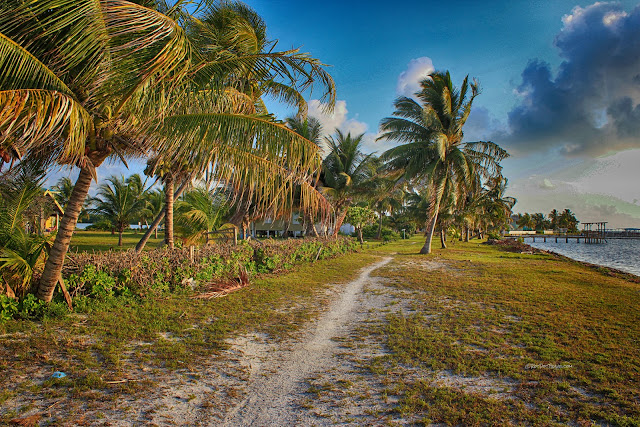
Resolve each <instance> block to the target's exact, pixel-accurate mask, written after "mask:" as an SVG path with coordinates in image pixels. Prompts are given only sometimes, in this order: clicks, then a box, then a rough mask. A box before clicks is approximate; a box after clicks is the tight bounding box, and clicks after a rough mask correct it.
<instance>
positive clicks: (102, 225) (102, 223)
mask: <svg viewBox="0 0 640 427" xmlns="http://www.w3.org/2000/svg"><path fill="white" fill-rule="evenodd" d="M85 230H87V231H113V230H114V226H113V224H112V223H111V221H109V220H108V219H101V220H99V221H98V222H94V223H93V224H91V225H90V226H88V227H87V228H85Z"/></svg>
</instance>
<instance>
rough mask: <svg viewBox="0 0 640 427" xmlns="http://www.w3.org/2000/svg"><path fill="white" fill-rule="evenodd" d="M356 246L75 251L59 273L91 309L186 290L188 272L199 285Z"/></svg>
mask: <svg viewBox="0 0 640 427" xmlns="http://www.w3.org/2000/svg"><path fill="white" fill-rule="evenodd" d="M357 247H358V245H357V243H356V242H355V240H354V239H351V238H342V237H341V238H338V239H285V240H272V239H268V240H265V241H262V242H257V241H251V242H247V241H241V242H240V243H239V244H238V245H237V246H232V245H230V244H218V245H213V246H206V247H201V248H197V249H196V250H195V252H194V256H193V259H191V255H190V251H189V248H176V249H173V250H169V249H161V250H156V251H150V252H144V253H141V254H138V253H136V252H135V251H133V250H129V251H124V252H111V251H109V252H101V253H93V254H92V253H77V254H69V257H68V262H67V263H66V264H65V267H64V269H63V277H65V283H66V284H67V287H68V289H69V292H70V293H71V295H72V296H73V298H74V304H75V305H76V306H78V307H79V308H78V311H87V310H91V309H92V303H91V302H90V301H89V300H92V299H102V300H106V299H108V298H112V297H119V296H135V297H145V296H147V295H161V294H165V293H169V292H172V293H173V292H184V291H185V290H187V291H189V290H190V284H188V283H189V282H188V281H187V280H185V279H190V278H193V279H195V281H196V284H198V285H202V284H206V283H208V282H210V281H216V280H225V279H228V278H229V277H237V276H238V275H239V274H240V271H241V270H246V271H247V273H248V274H249V275H250V276H251V275H255V274H258V273H272V272H276V271H282V270H287V269H290V268H291V267H293V266H294V265H296V264H298V263H301V262H312V261H315V259H316V257H317V258H318V259H325V258H329V257H332V256H335V255H339V254H344V253H348V252H353V251H355V250H356V249H357ZM78 298H79V299H78Z"/></svg>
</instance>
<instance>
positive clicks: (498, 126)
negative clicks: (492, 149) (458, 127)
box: [464, 106, 507, 141]
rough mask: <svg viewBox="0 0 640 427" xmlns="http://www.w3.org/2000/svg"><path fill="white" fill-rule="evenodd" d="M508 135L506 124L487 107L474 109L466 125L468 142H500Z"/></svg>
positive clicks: (465, 135)
mask: <svg viewBox="0 0 640 427" xmlns="http://www.w3.org/2000/svg"><path fill="white" fill-rule="evenodd" d="M506 133H507V130H506V128H505V126H504V124H503V123H502V122H501V121H500V120H498V119H496V118H495V117H492V116H491V114H490V113H489V110H488V109H487V108H485V107H475V106H474V107H473V108H472V109H471V114H469V118H468V119H467V121H466V123H465V125H464V139H465V140H466V141H499V140H502V139H503V138H504V136H505V134H506Z"/></svg>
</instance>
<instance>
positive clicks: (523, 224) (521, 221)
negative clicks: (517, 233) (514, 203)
mask: <svg viewBox="0 0 640 427" xmlns="http://www.w3.org/2000/svg"><path fill="white" fill-rule="evenodd" d="M517 224H518V227H520V228H522V229H529V230H533V228H534V227H535V225H536V224H535V222H534V221H533V218H531V215H529V213H527V212H525V213H524V214H523V215H520V218H518V221H517Z"/></svg>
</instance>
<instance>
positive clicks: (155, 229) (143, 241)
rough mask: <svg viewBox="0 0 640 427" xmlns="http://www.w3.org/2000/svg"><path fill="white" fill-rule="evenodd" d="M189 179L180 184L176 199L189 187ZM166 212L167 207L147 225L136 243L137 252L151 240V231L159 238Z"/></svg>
mask: <svg viewBox="0 0 640 427" xmlns="http://www.w3.org/2000/svg"><path fill="white" fill-rule="evenodd" d="M189 181H190V180H189V179H187V180H185V181H184V182H183V183H182V184H180V187H178V189H177V190H176V192H175V193H173V198H174V199H177V198H178V197H180V195H181V194H182V192H183V191H184V189H185V188H187V185H189ZM165 212H166V207H165V208H162V210H161V211H160V213H158V216H156V217H155V219H154V220H153V222H152V223H151V225H150V226H149V227H147V231H146V232H145V233H144V236H142V238H141V239H140V241H139V242H138V244H137V245H136V252H138V253H140V252H142V250H143V249H144V246H145V245H146V244H147V242H148V241H149V237H151V233H155V236H156V239H157V238H158V226H159V225H160V223H161V222H162V220H163V219H164V216H165Z"/></svg>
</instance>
